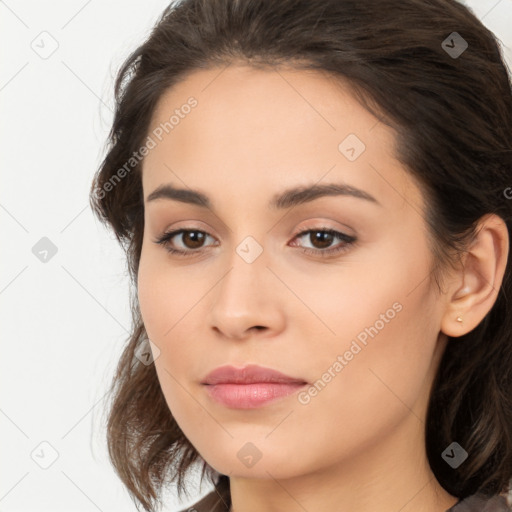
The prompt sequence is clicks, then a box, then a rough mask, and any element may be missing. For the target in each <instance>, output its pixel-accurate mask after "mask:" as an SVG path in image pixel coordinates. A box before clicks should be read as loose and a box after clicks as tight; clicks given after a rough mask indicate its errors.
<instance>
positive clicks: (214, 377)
mask: <svg viewBox="0 0 512 512" xmlns="http://www.w3.org/2000/svg"><path fill="white" fill-rule="evenodd" d="M254 383H278V384H306V383H307V382H306V380H304V379H302V378H297V377H291V376H289V375H285V374H284V373H281V372H279V371H277V370H274V369H272V368H265V367H263V366H258V365H255V364H250V365H247V366H244V367H243V368H235V367H234V366H230V365H227V366H220V367H219V368H216V369H215V370H213V371H212V372H210V373H209V374H208V375H207V376H206V377H205V378H204V379H203V381H202V382H201V384H206V385H215V384H254Z"/></svg>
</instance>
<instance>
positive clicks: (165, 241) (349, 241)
mask: <svg viewBox="0 0 512 512" xmlns="http://www.w3.org/2000/svg"><path fill="white" fill-rule="evenodd" d="M181 233H203V234H204V235H207V236H211V235H209V234H208V233H206V232H205V231H201V230H199V229H176V230H174V231H168V232H165V233H163V234H162V236H160V237H159V238H157V239H156V240H154V243H156V244H160V245H162V246H163V247H164V248H165V250H166V251H168V252H169V253H171V254H174V255H176V256H180V257H185V258H186V257H192V256H193V255H194V254H196V253H198V252H201V251H202V249H191V250H187V251H182V250H180V249H175V248H174V247H171V246H170V245H169V242H170V241H171V239H172V238H174V237H175V236H176V235H179V234H181ZM310 233H327V234H329V235H332V236H334V237H336V238H338V239H340V240H342V241H343V245H341V246H338V247H334V248H329V249H310V248H309V247H305V248H302V251H303V252H304V253H306V254H309V255H314V256H320V257H323V258H325V257H328V256H333V255H335V254H341V253H343V252H345V251H347V250H349V249H350V247H351V246H352V245H354V243H355V242H356V238H355V237H353V236H350V235H346V234H345V233H341V232H340V231H336V230H334V229H330V228H316V229H307V230H305V231H300V232H299V233H297V234H295V235H294V237H293V239H294V240H295V239H296V238H301V237H303V236H305V235H308V234H310Z"/></svg>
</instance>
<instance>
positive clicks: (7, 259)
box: [0, 0, 512, 512]
mask: <svg viewBox="0 0 512 512" xmlns="http://www.w3.org/2000/svg"><path fill="white" fill-rule="evenodd" d="M167 3H168V2H167V0H166V1H164V0H151V1H144V2H143V1H139V2H133V1H132V2H126V1H124V2H121V1H114V0H103V1H101V2H100V1H99V0H89V1H86V0H73V1H70V0H67V1H63V0H60V1H53V2H44V1H36V0H24V1H20V0H6V2H3V1H0V52H1V63H2V65H1V66H0V105H1V107H0V108H1V113H0V119H1V123H0V127H1V128H0V129H1V135H0V144H1V155H2V166H1V173H2V183H3V185H2V187H1V189H0V221H1V226H2V230H1V240H0V243H1V247H2V250H1V253H2V265H1V274H0V315H1V317H0V318H1V324H0V325H1V326H2V338H1V340H2V357H1V360H0V365H1V366H0V372H1V373H0V375H1V378H2V386H1V388H0V390H1V406H0V429H1V437H0V439H1V441H2V447H1V453H2V464H1V466H0V512H14V511H24V512H28V511H31V512H43V511H52V512H60V511H65V512H70V511H84V512H85V511H88V512H89V511H90V512H95V511H98V510H99V511H103V512H107V511H124V512H128V511H130V510H136V509H135V506H134V504H133V502H132V501H131V500H130V498H129V496H128V494H127V492H126V491H125V489H124V487H123V486H122V484H121V483H120V481H119V479H118V478H117V476H116V475H115V473H114V471H113V469H112V468H111V466H110V464H109V462H108V459H107V455H106V445H105V442H104V432H103V430H102V429H101V425H102V421H103V418H102V406H103V404H104V401H103V397H104V395H105V392H106V389H107V386H108V385H109V383H110V379H111V374H112V372H113V370H114V365H115V364H116V362H117V359H118V357H119V354H120V352H121V349H122V346H123V344H124V342H125V340H126V338H127V333H128V331H129V328H130V316H129V307H128V306H129V303H128V278H127V273H126V265H125V261H124V255H123V252H122V251H121V249H120V248H119V247H118V245H117V242H115V240H114V238H113V235H112V234H110V233H108V232H107V231H106V230H105V229H104V228H103V226H102V225H101V224H100V223H99V222H98V221H97V220H96V219H95V218H94V217H93V215H92V212H91V211H90V209H89V206H88V193H89V188H90V184H91V180H92V177H93V173H94V172H95V170H96V169H97V167H98V165H99V164H100V162H101V159H102V157H103V154H104V153H103V148H104V142H105V140H106V137H107V133H108V131H109V129H110V122H111V119H112V107H113V79H114V77H115V74H116V72H117V70H118V68H119V66H120V64H121V63H122V61H123V60H124V58H126V57H127V56H128V55H129V53H130V52H131V51H132V50H134V49H135V48H136V47H137V46H138V45H139V44H140V43H141V42H142V41H143V39H144V38H145V37H146V35H147V34H148V31H149V29H150V28H151V27H152V26H153V24H154V22H155V21H156V19H157V17H158V16H159V14H160V13H161V12H162V11H163V9H164V8H165V7H166V5H167ZM465 3H466V4H467V5H469V6H470V7H471V8H472V9H474V12H475V14H476V15H477V16H478V17H479V18H480V19H482V20H483V22H484V23H485V24H486V25H487V26H488V27H489V28H490V29H491V30H492V31H493V32H494V33H495V34H496V35H497V36H498V37H499V38H500V39H501V41H502V42H503V45H504V52H505V56H506V59H507V62H508V64H509V67H512V28H511V27H512V0H473V1H467V2H465ZM454 29H455V30H456V27H454ZM43 31H46V32H48V33H49V34H51V36H52V37H53V38H54V39H55V41H56V43H54V44H58V48H57V50H56V51H55V52H54V53H53V54H52V55H51V56H50V57H48V58H47V59H43V58H41V57H40V56H39V55H38V54H37V53H36V52H35V51H34V50H33V48H32V47H31V45H32V46H35V45H36V44H38V41H40V39H38V38H39V37H47V38H48V36H40V34H41V32H43ZM33 41H35V42H33ZM39 44H40V43H39ZM51 44H52V43H51V40H49V39H47V40H46V44H45V47H46V48H49V47H51ZM41 51H42V50H41ZM43 237H47V238H49V239H50V240H51V241H52V242H53V244H54V245H55V246H56V248H57V253H56V254H55V255H54V256H53V257H52V258H51V259H49V261H47V262H46V263H43V262H41V261H40V260H39V259H38V258H36V256H35V255H34V254H33V252H32V248H33V247H34V245H35V244H36V243H37V242H38V241H39V240H40V239H41V238H43ZM42 442H46V443H49V444H50V445H51V447H52V448H50V447H49V446H48V445H46V444H45V445H40V443H42ZM34 450H35V451H34ZM53 450H55V451H56V452H57V453H58V458H56V460H55V462H54V463H53V464H52V465H51V466H50V467H49V468H48V469H43V468H41V467H40V465H39V464H43V465H44V464H49V463H50V462H52V453H53ZM196 483H197V480H196ZM208 491H209V488H207V487H206V486H204V487H203V489H198V490H197V493H198V495H197V496H196V497H194V498H193V499H191V500H190V503H193V502H195V501H197V499H198V497H199V494H201V495H204V494H206V493H207V492H208ZM166 504H167V505H166V508H165V510H166V511H175V510H178V509H180V508H185V507H186V506H188V505H189V503H188V502H184V503H181V504H179V503H178V502H177V500H176V499H175V498H174V497H173V496H168V497H167V499H166Z"/></svg>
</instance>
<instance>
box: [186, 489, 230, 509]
mask: <svg viewBox="0 0 512 512" xmlns="http://www.w3.org/2000/svg"><path fill="white" fill-rule="evenodd" d="M229 508H230V504H229V503H228V502H227V501H226V499H225V498H224V497H223V496H222V495H220V494H219V493H218V492H217V491H216V490H213V491H212V492H210V493H209V494H207V495H206V496H204V497H203V498H202V499H201V500H200V501H198V502H197V503H194V504H193V505H190V506H189V507H187V508H185V509H183V510H180V511H179V512H229Z"/></svg>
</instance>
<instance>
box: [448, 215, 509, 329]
mask: <svg viewBox="0 0 512 512" xmlns="http://www.w3.org/2000/svg"><path fill="white" fill-rule="evenodd" d="M508 252H509V235H508V229H507V225H506V224H505V221H504V220H503V219H502V218H501V217H499V216H497V215H495V214H488V215H484V216H483V217H482V218H481V219H480V221H479V222H478V226H477V228H476V235H475V238H474V239H473V241H472V242H471V244H470V246H469V248H468V250H467V252H466V253H465V254H464V256H463V258H462V267H461V268H460V270H459V271H458V273H457V274H456V276H455V278H454V279H453V281H452V284H451V286H450V288H449V290H448V292H447V304H446V308H445V312H444V314H443V317H442V320H441V331H442V332H443V333H445V334H446V335H448V336H452V337H458V336H462V335H463V334H466V333H468V332H470V331H472V330H473V329H474V328H475V327H476V326H477V325H478V324H479V323H480V322H481V321H482V320H483V319H484V317H485V315H487V313H488V312H489V311H490V310H491V308H492V306H493V305H494V303H495V302H496V299H497V297H498V292H499V289H500V287H501V284H502V282H503V276H504V274H505V268H506V265H507V258H508ZM457 319H459V320H457ZM460 320H462V321H460Z"/></svg>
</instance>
